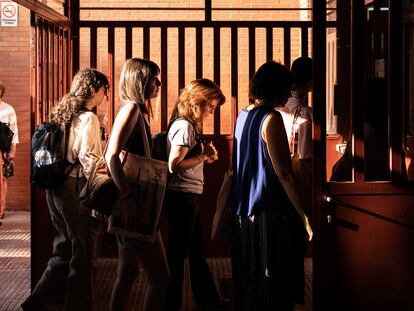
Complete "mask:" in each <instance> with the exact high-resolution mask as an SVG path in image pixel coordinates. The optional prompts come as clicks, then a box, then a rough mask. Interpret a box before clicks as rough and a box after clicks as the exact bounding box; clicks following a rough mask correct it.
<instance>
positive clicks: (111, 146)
mask: <svg viewBox="0 0 414 311" xmlns="http://www.w3.org/2000/svg"><path fill="white" fill-rule="evenodd" d="M159 74H160V69H159V67H158V66H157V64H155V63H154V62H152V61H150V60H145V59H139V58H131V59H129V60H127V61H126V62H125V64H124V66H123V68H122V72H121V77H120V80H119V94H120V98H121V100H122V106H121V108H120V110H119V112H118V114H117V116H116V118H115V122H114V125H113V127H112V132H111V135H110V138H109V141H108V149H107V151H106V154H105V159H106V162H107V163H108V167H109V170H110V172H111V176H112V177H113V180H114V182H115V184H116V186H117V187H118V189H119V192H120V197H119V199H118V202H117V203H116V205H115V208H119V209H120V211H119V212H120V214H121V219H122V226H123V227H131V228H134V227H135V222H136V218H137V210H138V209H139V206H136V203H135V201H134V198H133V196H132V194H133V185H132V184H131V183H130V182H129V181H128V180H127V178H126V177H125V174H124V171H123V168H122V164H121V161H120V159H119V155H120V153H121V151H122V150H125V151H127V152H129V153H132V154H138V155H145V150H144V142H143V138H142V134H141V130H140V123H139V118H144V122H145V127H146V132H147V139H148V140H149V143H150V144H149V145H152V138H151V130H150V126H149V115H150V114H151V100H153V99H155V98H157V97H158V95H159V90H160V87H161V82H160V80H159V79H158V76H159ZM116 238H117V241H118V252H119V261H118V274H117V277H116V280H115V284H114V287H113V289H112V296H111V303H110V310H111V311H122V310H127V306H128V298H129V294H130V292H131V288H132V285H133V283H134V281H135V279H136V277H137V275H138V268H139V262H141V264H142V266H143V268H144V271H145V273H146V276H147V278H148V284H147V288H146V292H145V301H144V308H143V309H144V310H145V311H157V310H158V311H162V310H163V308H164V297H165V291H166V289H167V284H168V281H169V278H170V274H169V270H168V265H167V258H166V254H165V250H164V245H163V243H162V239H161V234H160V232H158V233H157V234H156V238H155V241H154V242H145V241H140V240H137V239H133V238H128V237H125V236H122V235H116Z"/></svg>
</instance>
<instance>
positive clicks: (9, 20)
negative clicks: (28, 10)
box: [0, 2, 18, 27]
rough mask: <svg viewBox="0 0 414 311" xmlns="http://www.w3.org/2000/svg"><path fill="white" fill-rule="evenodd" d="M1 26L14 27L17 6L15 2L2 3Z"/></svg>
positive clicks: (15, 24)
mask: <svg viewBox="0 0 414 311" xmlns="http://www.w3.org/2000/svg"><path fill="white" fill-rule="evenodd" d="M0 9H1V11H0V13H1V26H2V27H16V26H17V20H18V5H17V3H16V2H2V3H1V7H0Z"/></svg>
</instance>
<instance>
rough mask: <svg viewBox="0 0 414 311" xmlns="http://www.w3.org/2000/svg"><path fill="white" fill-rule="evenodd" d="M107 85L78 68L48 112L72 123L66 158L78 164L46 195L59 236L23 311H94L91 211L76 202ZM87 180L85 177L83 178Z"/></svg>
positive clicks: (96, 142) (94, 146)
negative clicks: (54, 307)
mask: <svg viewBox="0 0 414 311" xmlns="http://www.w3.org/2000/svg"><path fill="white" fill-rule="evenodd" d="M108 88H109V82H108V79H107V77H106V76H105V75H104V74H103V73H101V72H99V71H97V70H95V69H89V68H87V69H81V70H80V71H79V72H78V73H77V74H76V75H75V77H74V78H73V82H72V86H71V89H70V93H68V94H66V95H65V96H64V97H63V98H62V99H61V100H60V101H59V103H58V104H57V105H56V106H54V107H53V108H52V111H51V114H50V119H51V120H52V121H54V122H56V123H57V124H59V125H60V127H61V128H62V129H63V128H65V127H66V125H67V124H68V123H70V130H69V137H68V142H67V150H66V159H67V161H69V162H70V163H75V161H76V159H79V163H80V164H78V165H76V166H75V168H73V169H72V170H71V171H70V173H69V176H68V178H67V179H66V180H65V182H64V184H63V185H62V186H60V187H59V188H57V189H52V190H46V199H47V204H48V207H49V212H50V216H51V218H52V223H53V226H54V227H55V229H56V231H57V234H56V236H55V239H54V242H53V253H52V257H51V258H50V259H49V261H48V264H47V268H46V270H45V271H44V273H43V275H42V277H41V279H40V280H39V282H38V283H37V285H36V287H35V288H34V290H33V292H32V294H31V295H30V296H29V297H28V299H27V300H26V301H25V302H24V303H23V304H22V306H21V307H22V309H23V310H25V311H26V310H43V305H45V304H46V303H49V302H50V303H59V304H60V303H62V302H63V303H64V310H67V311H69V310H85V311H90V310H92V299H93V286H92V285H93V262H92V261H93V260H92V258H93V254H92V249H93V247H92V241H91V225H92V224H91V221H92V218H91V212H90V210H89V209H87V208H85V207H83V206H82V205H81V204H80V203H79V190H78V189H82V187H83V185H85V182H86V178H87V177H88V176H89V172H90V168H91V165H93V161H92V159H90V158H89V157H88V153H90V152H92V153H94V154H98V155H100V154H102V146H101V139H100V126H99V120H98V117H97V116H96V115H95V114H94V113H93V112H92V111H91V110H92V109H93V108H95V107H96V106H98V105H100V104H102V103H104V102H105V101H106V100H107V91H108ZM85 177H86V178H85Z"/></svg>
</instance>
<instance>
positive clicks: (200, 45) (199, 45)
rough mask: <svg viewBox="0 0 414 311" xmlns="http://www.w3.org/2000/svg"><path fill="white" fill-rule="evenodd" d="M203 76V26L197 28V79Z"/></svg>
mask: <svg viewBox="0 0 414 311" xmlns="http://www.w3.org/2000/svg"><path fill="white" fill-rule="evenodd" d="M202 76H203V28H202V27H197V28H196V79H200V78H201V77H202Z"/></svg>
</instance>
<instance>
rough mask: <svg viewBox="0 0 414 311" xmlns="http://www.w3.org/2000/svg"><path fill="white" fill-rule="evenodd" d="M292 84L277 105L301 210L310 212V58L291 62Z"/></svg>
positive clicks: (308, 213) (310, 213)
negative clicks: (287, 95)
mask: <svg viewBox="0 0 414 311" xmlns="http://www.w3.org/2000/svg"><path fill="white" fill-rule="evenodd" d="M291 71H292V74H293V85H292V91H291V97H290V98H289V99H288V101H287V103H286V105H285V106H283V107H278V108H277V109H278V110H279V112H280V113H281V115H282V117H283V123H284V125H285V130H286V135H287V138H288V142H289V148H290V154H291V157H292V167H293V173H294V175H295V177H296V178H297V179H298V183H299V184H300V189H299V190H300V195H301V196H304V197H305V200H304V202H305V203H306V205H305V212H306V213H307V215H309V216H311V215H312V159H313V151H312V150H313V148H312V144H313V142H312V121H313V116H312V108H311V107H309V106H308V93H309V92H310V91H312V85H313V83H312V59H311V58H309V57H307V56H302V57H299V58H297V59H295V61H294V62H293V63H292V67H291Z"/></svg>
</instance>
